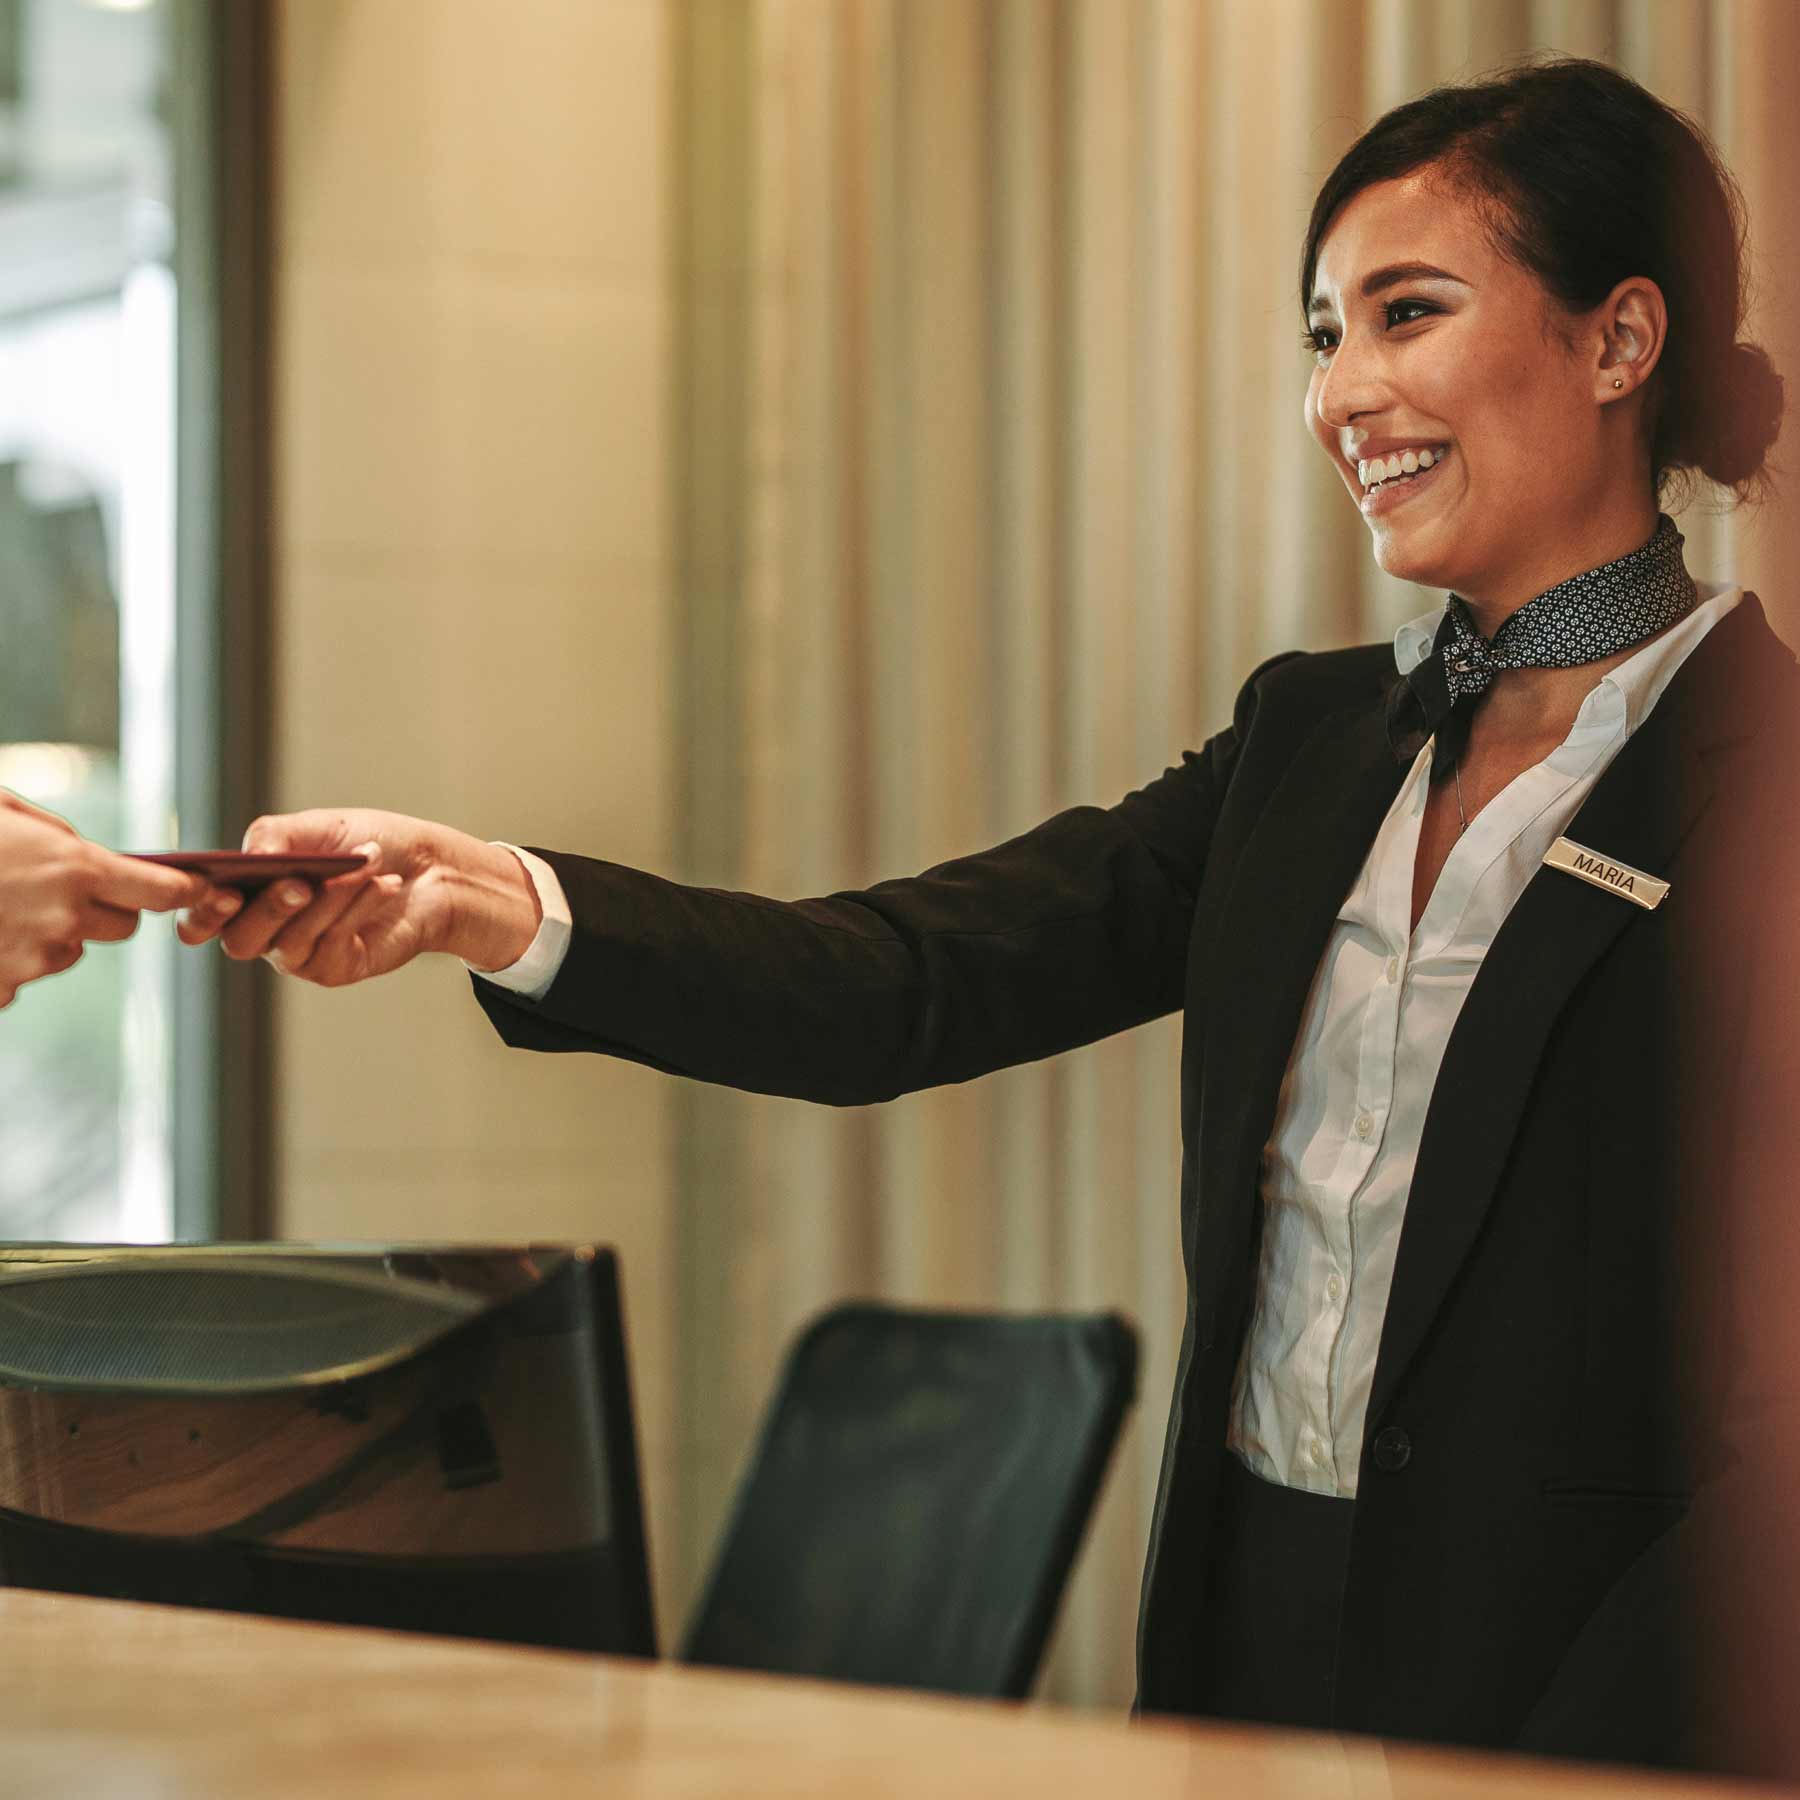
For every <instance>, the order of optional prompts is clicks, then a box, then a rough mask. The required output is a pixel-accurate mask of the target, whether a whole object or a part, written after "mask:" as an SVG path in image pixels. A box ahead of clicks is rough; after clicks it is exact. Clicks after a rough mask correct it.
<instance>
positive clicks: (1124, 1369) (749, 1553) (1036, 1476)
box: [682, 1305, 1137, 1698]
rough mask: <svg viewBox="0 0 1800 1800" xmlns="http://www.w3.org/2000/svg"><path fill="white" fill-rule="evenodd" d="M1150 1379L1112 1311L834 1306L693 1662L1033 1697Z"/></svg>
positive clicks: (770, 1424) (755, 1481)
mask: <svg viewBox="0 0 1800 1800" xmlns="http://www.w3.org/2000/svg"><path fill="white" fill-rule="evenodd" d="M1136 1375H1137V1336H1136V1333H1135V1332H1134V1331H1133V1329H1132V1327H1131V1326H1130V1325H1129V1324H1128V1323H1126V1321H1125V1320H1123V1319H1122V1318H1120V1317H1118V1316H1117V1315H1116V1314H1111V1313H1106V1314H1090V1315H1083V1316H1060V1317H1058V1316H1051V1317H997V1316H990V1315H983V1314H972V1313H949V1312H927V1311H914V1310H902V1309H895V1308H890V1307H882V1306H873V1305H850V1306H844V1307H840V1308H838V1309H836V1310H835V1311H832V1312H829V1313H826V1314H825V1315H823V1316H822V1317H821V1318H819V1319H818V1320H816V1321H815V1322H814V1323H813V1324H812V1325H811V1326H809V1327H808V1328H807V1330H806V1331H805V1332H804V1333H803V1334H802V1336H801V1337H800V1339H799V1341H798V1343H797V1344H796V1345H795V1347H794V1349H793V1350H792V1351H791V1352H790V1354H789V1357H788V1361H787V1365H786V1368H785V1369H784V1371H783V1373H782V1378H781V1381H780V1384H779V1386H778V1388H777V1390H776V1394H775V1398H774V1400H773V1402H772V1403H771V1405H770V1408H769V1412H768V1415H767V1418H766V1419H765V1422H764V1425H763V1431H762V1436H761V1440H760V1442H759V1444H758V1446H757V1449H756V1452H755V1454H754V1456H753V1458H752V1461H751V1466H750V1469H749V1472H748V1473H747V1475H746V1476H745V1479H744V1481H743V1483H742V1486H741V1488H740V1490H739V1494H738V1498H737V1503H736V1506H735V1509H734V1511H733V1513H732V1516H731V1519H730V1522H729V1524H728V1525H727V1527H726V1530H725V1534H724V1538H723V1542H722V1546H721V1548H720V1551H719V1554H718V1558H717V1561H716V1563H715V1565H714V1568H713V1572H712V1576H711V1579H710V1580H709V1582H708V1584H707V1587H706V1589H705V1591H704V1593H703V1594H702V1596H701V1599H700V1602H699V1604H698V1606H697V1607H696V1609H695V1613H694V1616H693V1619H692V1621H691V1623H690V1625H689V1629H688V1635H687V1640H686V1642H685V1644H684V1645H683V1647H682V1657H683V1659H684V1660H685V1661H688V1662H694V1663H707V1664H712V1665H716V1666H723V1667H730V1668H744V1669H762V1670H767V1671H771V1672H779V1673H785V1674H794V1675H813V1676H823V1677H827V1678H833V1679H839V1680H845V1681H862V1682H872V1683H878V1684H881V1685H885V1686H896V1687H915V1688H931V1689H936V1690H938V1691H940V1692H945V1693H955V1694H980V1695H988V1696H993V1697H1000V1698H1019V1697H1023V1695H1024V1694H1025V1693H1026V1692H1027V1691H1028V1690H1029V1688H1030V1686H1031V1682H1032V1678H1033V1677H1034V1675H1035V1674H1036V1672H1037V1667H1038V1663H1039V1661H1040V1660H1041V1658H1042V1655H1043V1651H1044V1644H1045V1641H1046V1640H1047V1638H1048V1637H1049V1635H1050V1627H1051V1623H1052V1621H1053V1619H1054V1617H1055V1612H1056V1605H1057V1601H1058V1599H1059V1598H1060V1597H1061V1594H1062V1590H1063V1586H1064V1584H1065V1582H1066V1581H1067V1579H1068V1574H1069V1569H1070V1566H1071V1565H1072V1564H1073V1562H1074V1560H1075V1552H1076V1550H1077V1548H1078V1546H1079V1544H1080V1541H1081V1534H1082V1531H1083V1529H1084V1527H1085V1526H1086V1523H1087V1519H1088V1515H1089V1514H1090V1512H1091V1511H1092V1510H1093V1505H1094V1501H1095V1498H1096V1497H1097V1495H1098V1493H1099V1490H1100V1483H1101V1479H1102V1477H1103V1475H1104V1474H1105V1470H1106V1462H1107V1457H1108V1456H1109V1454H1110V1453H1111V1450H1112V1446H1113V1443H1114V1441H1115V1440H1116V1439H1117V1437H1118V1433H1119V1427H1120V1425H1121V1423H1122V1422H1123V1420H1124V1416H1125V1410H1126V1408H1127V1407H1128V1406H1129V1405H1130V1403H1131V1401H1132V1399H1133V1398H1134V1395H1135V1390H1136Z"/></svg>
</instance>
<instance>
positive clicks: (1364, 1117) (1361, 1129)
mask: <svg viewBox="0 0 1800 1800" xmlns="http://www.w3.org/2000/svg"><path fill="white" fill-rule="evenodd" d="M1352 1128H1353V1129H1354V1130H1355V1132H1356V1135H1357V1136H1358V1137H1359V1138H1366V1137H1368V1136H1369V1134H1370V1133H1371V1132H1373V1131H1374V1129H1375V1120H1374V1117H1373V1116H1372V1115H1371V1114H1369V1113H1366V1112H1360V1113H1358V1114H1357V1115H1356V1118H1355V1121H1354V1122H1353V1127H1352Z"/></svg>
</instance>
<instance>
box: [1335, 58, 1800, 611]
mask: <svg viewBox="0 0 1800 1800" xmlns="http://www.w3.org/2000/svg"><path fill="white" fill-rule="evenodd" d="M1743 240H1744V229H1743V220H1742V206H1741V202H1740V201H1739V199H1738V197H1737V193H1736V189H1735V186H1734V184H1733V183H1732V180H1731V177H1730V175H1729V174H1728V173H1727V172H1726V171H1725V169H1724V168H1723V166H1722V165H1721V164H1720V162H1719V161H1718V158H1717V156H1716V154H1715V153H1714V151H1713V150H1712V148H1711V146H1710V145H1709V144H1708V143H1707V141H1706V139H1705V137H1704V136H1703V135H1702V134H1701V133H1700V131H1699V130H1698V128H1697V127H1695V126H1694V125H1693V124H1692V123H1691V122H1690V121H1688V120H1686V119H1684V118H1682V117H1681V115H1680V114H1678V113H1676V112H1674V111H1673V110H1672V109H1670V108H1668V107H1665V106H1664V105H1662V103H1661V102H1659V101H1658V100H1656V99H1655V98H1654V97H1653V96H1651V95H1650V94H1648V93H1647V92H1645V90H1644V89H1642V88H1640V87H1639V86H1638V85H1637V84H1636V83H1635V82H1632V81H1630V80H1628V79H1626V78H1625V77H1623V76H1621V75H1619V74H1617V73H1616V72H1615V71H1613V70H1611V69H1608V68H1605V67H1603V66H1601V65H1599V64H1595V63H1583V62H1564V63H1554V64H1549V65H1546V66H1543V67H1539V68H1533V69H1528V70H1525V71H1521V72H1520V73H1518V74H1516V75H1514V76H1511V77H1509V78H1506V79H1504V80H1500V81H1494V82H1489V83H1484V84H1480V85H1476V86H1469V87H1460V88H1443V89H1439V90H1437V91H1436V92H1434V93H1432V94H1428V95H1425V96H1424V97H1422V98H1421V99H1418V100H1415V101H1413V102H1411V103H1410V104H1408V105H1406V106H1402V107H1399V108H1397V109H1396V110H1395V111H1394V112H1391V113H1389V114H1388V115H1387V116H1386V117H1385V118H1384V119H1382V120H1381V121H1380V122H1379V123H1378V124H1377V125H1376V126H1374V127H1373V128H1372V129H1371V130H1370V131H1369V132H1367V133H1366V134H1365V135H1364V136H1363V137H1362V138H1361V139H1360V140H1359V141H1358V142H1357V143H1356V145H1355V146H1354V147H1353V148H1352V149H1351V150H1350V151H1349V152H1348V154H1346V155H1345V157H1344V158H1343V160H1342V161H1341V162H1340V163H1339V164H1338V166H1337V168H1336V169H1335V170H1334V171H1333V172H1332V174H1331V176H1330V177H1329V179H1328V180H1327V181H1326V183H1325V185H1324V186H1323V187H1322V188H1321V190H1320V192H1319V196H1318V199H1317V201H1316V203H1315V205H1314V208H1313V214H1312V220H1311V223H1310V225H1309V227H1308V231H1307V236H1306V243H1305V248H1304V251H1303V253H1302V258H1301V279H1300V292H1301V305H1302V309H1303V311H1304V312H1305V314H1306V318H1307V333H1306V343H1307V347H1308V348H1309V349H1310V350H1311V351H1312V352H1313V355H1314V358H1315V361H1316V363H1317V365H1318V366H1317V369H1316V371H1315V373H1314V376H1313V379H1312V382H1311V384H1310V386H1309V388H1308V391H1307V399H1306V417H1307V424H1308V427H1309V429H1310V430H1311V431H1312V433H1313V435H1314V437H1315V438H1317V440H1318V441H1319V443H1320V444H1321V446H1322V447H1323V448H1324V449H1325V451H1326V453H1327V454H1328V455H1329V456H1331V457H1332V459H1333V461H1334V462H1335V463H1336V464H1337V466H1338V469H1339V472H1340V474H1341V475H1342V476H1343V478H1344V480H1345V483H1346V485H1347V486H1348V487H1349V488H1350V490H1351V492H1352V493H1353V494H1356V495H1358V496H1359V498H1360V500H1361V505H1362V511H1363V514H1364V516H1365V517H1366V518H1367V519H1368V520H1369V522H1370V528H1371V532H1372V534H1373V537H1374V549H1375V556H1376V559H1377V561H1378V562H1379V563H1380V564H1381V566H1382V567H1383V568H1384V569H1387V570H1388V571H1390V572H1391V573H1394V574H1399V575H1403V576H1407V577H1410V578H1411V579H1413V580H1415V581H1418V582H1421V583H1425V584H1427V585H1430V586H1434V587H1448V588H1452V589H1454V590H1455V591H1456V592H1458V593H1459V594H1460V595H1462V597H1463V598H1464V599H1465V601H1466V602H1467V603H1468V604H1469V606H1470V608H1471V610H1472V611H1473V612H1474V614H1475V616H1476V617H1477V618H1478V619H1485V620H1486V621H1487V622H1488V625H1489V628H1490V629H1492V628H1493V627H1495V626H1497V625H1498V624H1499V623H1500V621H1501V620H1502V619H1504V618H1505V617H1506V616H1507V615H1508V614H1509V613H1510V612H1512V611H1513V610H1515V609H1516V608H1517V607H1518V606H1519V605H1520V604H1522V603H1523V601H1524V600H1526V599H1529V598H1530V597H1531V596H1532V595H1534V594H1537V593H1540V592H1542V591H1543V590H1544V589H1545V588H1546V587H1548V586H1549V585H1550V584H1551V583H1552V582H1553V581H1555V580H1557V579H1559V578H1560V576H1561V575H1563V574H1566V573H1568V572H1569V571H1570V570H1572V569H1576V568H1582V567H1589V566H1593V565H1594V564H1597V563H1602V562H1607V561H1610V560H1612V558H1614V557H1616V556H1621V555H1624V554H1625V553H1626V552H1627V551H1629V550H1631V549H1633V548H1635V547H1636V546H1637V545H1638V544H1640V543H1643V542H1644V541H1646V539H1647V538H1648V537H1649V535H1650V531H1651V528H1652V527H1653V525H1654V523H1655V501H1656V499H1657V497H1658V496H1659V495H1667V494H1669V493H1671V492H1672V491H1673V490H1674V489H1675V488H1676V487H1677V486H1678V485H1679V477H1680V476H1681V475H1682V474H1683V473H1684V472H1687V471H1697V472H1699V473H1700V474H1702V475H1704V476H1706V477H1707V478H1709V479H1710V480H1712V481H1715V482H1717V483H1719V484H1721V485H1723V486H1726V487H1731V488H1735V489H1737V491H1738V492H1739V494H1740V495H1745V494H1748V493H1749V492H1751V491H1753V490H1754V489H1756V488H1757V487H1758V486H1759V485H1760V484H1762V483H1763V482H1764V481H1765V479H1766V477H1765V476H1764V473H1763V461H1764V456H1765V453H1766V451H1767V449H1768V447H1769V445H1770V444H1771V443H1772V442H1773V441H1774V438H1775V435H1776V432H1777V431H1778V430H1779V427H1780V419H1781V408H1782V384H1781V381H1780V378H1779V377H1778V376H1776V375H1775V373H1774V371H1773V370H1772V369H1771V367H1770V365H1769V362H1768V358H1767V357H1766V356H1765V355H1764V354H1763V352H1762V351H1761V350H1759V349H1756V348H1755V347H1754V346H1751V345H1747V344H1740V343H1738V342H1737V332H1738V330H1739V328H1740V326H1741V323H1742V318H1743V308H1744V283H1743V265H1744V248H1743ZM1452 448H1455V449H1457V450H1458V452H1459V454H1458V457H1457V462H1456V467H1455V470H1454V478H1453V479H1451V480H1448V481H1446V480H1445V479H1444V473H1445V470H1444V468H1443V464H1444V460H1445V456H1444V453H1445V452H1446V451H1447V450H1450V449H1452ZM1427 449H1428V450H1429V451H1430V453H1431V457H1430V461H1427V460H1426V458H1425V457H1424V456H1423V455H1420V456H1418V460H1417V462H1416V464H1415V467H1419V468H1423V469H1425V470H1427V471H1430V470H1431V469H1433V468H1434V467H1435V468H1436V469H1437V471H1438V473H1437V474H1436V475H1435V476H1434V477H1433V479H1431V480H1429V481H1421V480H1420V479H1419V478H1418V476H1417V475H1413V476H1412V479H1411V480H1408V481H1406V482H1405V484H1404V485H1400V484H1399V483H1398V482H1397V481H1396V479H1395V478H1396V477H1399V476H1402V475H1407V474H1411V471H1410V470H1408V469H1407V468H1406V464H1405V456H1406V454H1407V453H1409V452H1414V453H1416V452H1419V451H1423V450H1427ZM1396 456H1398V457H1399V458H1400V465H1401V466H1400V467H1399V468H1395V467H1393V459H1394V458H1395V457H1396ZM1427 492H1431V493H1432V494H1433V496H1434V497H1433V499H1432V500H1431V502H1430V503H1429V504H1427V503H1426V502H1425V496H1426V493H1427Z"/></svg>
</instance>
